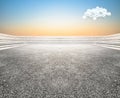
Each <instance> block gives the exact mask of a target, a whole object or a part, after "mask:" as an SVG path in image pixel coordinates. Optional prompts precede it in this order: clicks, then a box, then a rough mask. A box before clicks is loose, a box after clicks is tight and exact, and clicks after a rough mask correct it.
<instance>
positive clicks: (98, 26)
mask: <svg viewBox="0 0 120 98" xmlns="http://www.w3.org/2000/svg"><path fill="white" fill-rule="evenodd" d="M119 4H120V0H0V33H5V34H13V35H20V36H102V35H109V34H116V33H120V27H119V26H120V11H119V10H120V5H119Z"/></svg>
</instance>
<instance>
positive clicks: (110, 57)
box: [0, 44, 120, 98]
mask: <svg viewBox="0 0 120 98" xmlns="http://www.w3.org/2000/svg"><path fill="white" fill-rule="evenodd" d="M0 98H120V51H119V50H113V49H109V48H104V47H100V46H94V45H62V44H61V45H55V44H54V45H29V46H21V47H18V48H11V49H7V50H2V51H0Z"/></svg>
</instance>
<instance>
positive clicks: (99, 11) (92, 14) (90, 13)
mask: <svg viewBox="0 0 120 98" xmlns="http://www.w3.org/2000/svg"><path fill="white" fill-rule="evenodd" d="M106 16H111V12H108V11H107V9H105V8H103V7H99V6H97V7H96V8H92V9H87V10H86V12H85V13H84V15H83V19H86V18H88V17H89V18H92V19H93V20H97V18H100V17H102V18H105V17H106Z"/></svg>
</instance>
